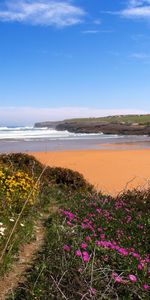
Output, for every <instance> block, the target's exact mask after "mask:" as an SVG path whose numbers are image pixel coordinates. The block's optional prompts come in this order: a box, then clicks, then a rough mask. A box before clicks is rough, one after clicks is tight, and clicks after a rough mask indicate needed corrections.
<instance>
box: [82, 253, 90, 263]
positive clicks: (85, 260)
mask: <svg viewBox="0 0 150 300" xmlns="http://www.w3.org/2000/svg"><path fill="white" fill-rule="evenodd" d="M89 260H90V257H89V254H88V252H87V251H84V252H83V261H84V262H88V261H89Z"/></svg>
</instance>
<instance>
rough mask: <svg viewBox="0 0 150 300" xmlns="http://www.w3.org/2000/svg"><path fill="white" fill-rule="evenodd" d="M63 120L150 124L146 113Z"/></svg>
mask: <svg viewBox="0 0 150 300" xmlns="http://www.w3.org/2000/svg"><path fill="white" fill-rule="evenodd" d="M64 121H65V122H117V123H122V122H125V123H138V124H150V114H147V115H120V116H108V117H100V118H74V119H66V120H64Z"/></svg>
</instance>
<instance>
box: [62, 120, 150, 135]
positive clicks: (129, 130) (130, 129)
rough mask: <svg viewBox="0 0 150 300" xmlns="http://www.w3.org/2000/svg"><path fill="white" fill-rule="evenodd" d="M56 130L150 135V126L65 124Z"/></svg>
mask: <svg viewBox="0 0 150 300" xmlns="http://www.w3.org/2000/svg"><path fill="white" fill-rule="evenodd" d="M56 129H57V130H68V131H70V132H75V133H100V132H103V133H104V134H120V135H121V134H123V135H144V134H146V135H150V126H145V125H139V124H119V123H88V122H87V123H78V122H66V123H65V122H64V123H61V124H58V125H57V126H56Z"/></svg>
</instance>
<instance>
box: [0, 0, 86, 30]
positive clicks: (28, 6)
mask: <svg viewBox="0 0 150 300" xmlns="http://www.w3.org/2000/svg"><path fill="white" fill-rule="evenodd" d="M85 14H86V13H85V11H84V10H83V9H82V8H80V7H78V6H75V5H73V4H71V2H70V1H68V0H14V1H12V0H6V1H5V4H4V5H3V6H2V5H0V21H2V22H19V23H29V24H33V25H46V26H58V27H65V26H71V25H75V24H79V23H81V22H82V21H83V17H84V16H85Z"/></svg>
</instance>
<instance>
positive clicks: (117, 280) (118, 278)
mask: <svg viewBox="0 0 150 300" xmlns="http://www.w3.org/2000/svg"><path fill="white" fill-rule="evenodd" d="M112 278H113V279H114V281H115V282H117V283H121V282H123V279H122V277H121V276H119V275H118V274H117V273H115V272H113V273H112Z"/></svg>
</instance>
